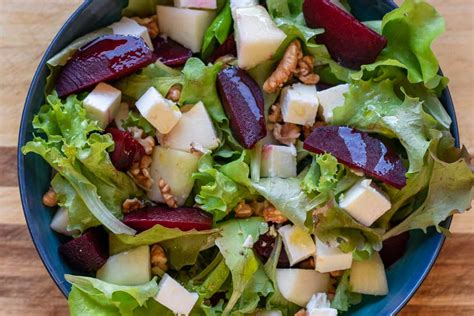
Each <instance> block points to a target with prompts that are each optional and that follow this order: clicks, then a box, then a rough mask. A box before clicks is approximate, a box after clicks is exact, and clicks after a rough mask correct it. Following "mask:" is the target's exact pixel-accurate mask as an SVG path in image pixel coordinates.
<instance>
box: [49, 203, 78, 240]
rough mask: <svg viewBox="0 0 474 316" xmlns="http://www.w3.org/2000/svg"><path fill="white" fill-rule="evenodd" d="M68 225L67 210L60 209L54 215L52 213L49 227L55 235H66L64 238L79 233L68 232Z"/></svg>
mask: <svg viewBox="0 0 474 316" xmlns="http://www.w3.org/2000/svg"><path fill="white" fill-rule="evenodd" d="M68 225H69V216H68V213H67V209H66V208H64V207H60V208H59V209H58V210H57V211H56V213H54V216H53V219H52V220H51V224H50V225H49V227H51V229H52V230H54V231H55V232H57V233H60V234H63V235H66V236H72V235H75V234H77V233H79V231H77V230H72V231H69V230H68V229H67V226H68Z"/></svg>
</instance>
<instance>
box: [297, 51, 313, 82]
mask: <svg viewBox="0 0 474 316" xmlns="http://www.w3.org/2000/svg"><path fill="white" fill-rule="evenodd" d="M313 70H314V58H313V56H304V57H303V58H301V59H300V60H299V61H298V67H297V68H296V70H295V75H296V77H297V78H298V79H299V80H300V81H301V82H303V83H304V84H317V83H318V82H319V76H318V75H317V74H315V73H314V72H313Z"/></svg>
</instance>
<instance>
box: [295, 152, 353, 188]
mask: <svg viewBox="0 0 474 316" xmlns="http://www.w3.org/2000/svg"><path fill="white" fill-rule="evenodd" d="M343 175H344V166H343V165H342V164H340V163H338V162H337V159H336V158H335V157H334V156H332V155H331V154H329V153H326V154H322V155H314V156H313V161H312V163H311V166H310V168H309V170H308V173H306V175H305V177H304V178H303V181H302V182H301V188H302V189H303V190H304V191H305V192H306V193H315V192H319V193H323V194H327V195H328V196H330V193H331V192H332V190H333V189H334V188H335V187H336V185H337V183H338V181H339V180H340V179H341V178H342V176H343Z"/></svg>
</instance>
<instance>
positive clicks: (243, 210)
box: [234, 201, 253, 218]
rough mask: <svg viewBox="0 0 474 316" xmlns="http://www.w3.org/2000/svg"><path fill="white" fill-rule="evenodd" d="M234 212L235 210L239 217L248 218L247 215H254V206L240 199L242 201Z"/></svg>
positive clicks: (236, 215)
mask: <svg viewBox="0 0 474 316" xmlns="http://www.w3.org/2000/svg"><path fill="white" fill-rule="evenodd" d="M234 212H235V217H237V218H247V217H250V216H252V214H253V210H252V208H251V207H250V205H248V204H247V203H245V201H240V203H239V204H238V205H237V207H236V208H235V210H234Z"/></svg>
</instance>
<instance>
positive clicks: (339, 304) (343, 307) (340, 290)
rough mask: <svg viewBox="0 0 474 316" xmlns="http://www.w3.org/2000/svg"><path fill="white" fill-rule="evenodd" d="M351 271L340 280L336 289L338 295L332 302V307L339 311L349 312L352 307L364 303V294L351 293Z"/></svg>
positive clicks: (345, 273)
mask: <svg viewBox="0 0 474 316" xmlns="http://www.w3.org/2000/svg"><path fill="white" fill-rule="evenodd" d="M350 273H351V271H350V270H346V271H345V272H344V274H343V275H342V277H341V279H340V280H339V284H338V285H337V288H336V295H335V296H334V299H333V300H332V302H331V307H332V308H335V309H337V310H338V311H342V312H347V311H348V310H349V307H350V306H351V305H356V304H359V303H360V302H361V301H362V294H359V293H354V292H352V291H351V288H350V284H349V277H350Z"/></svg>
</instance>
